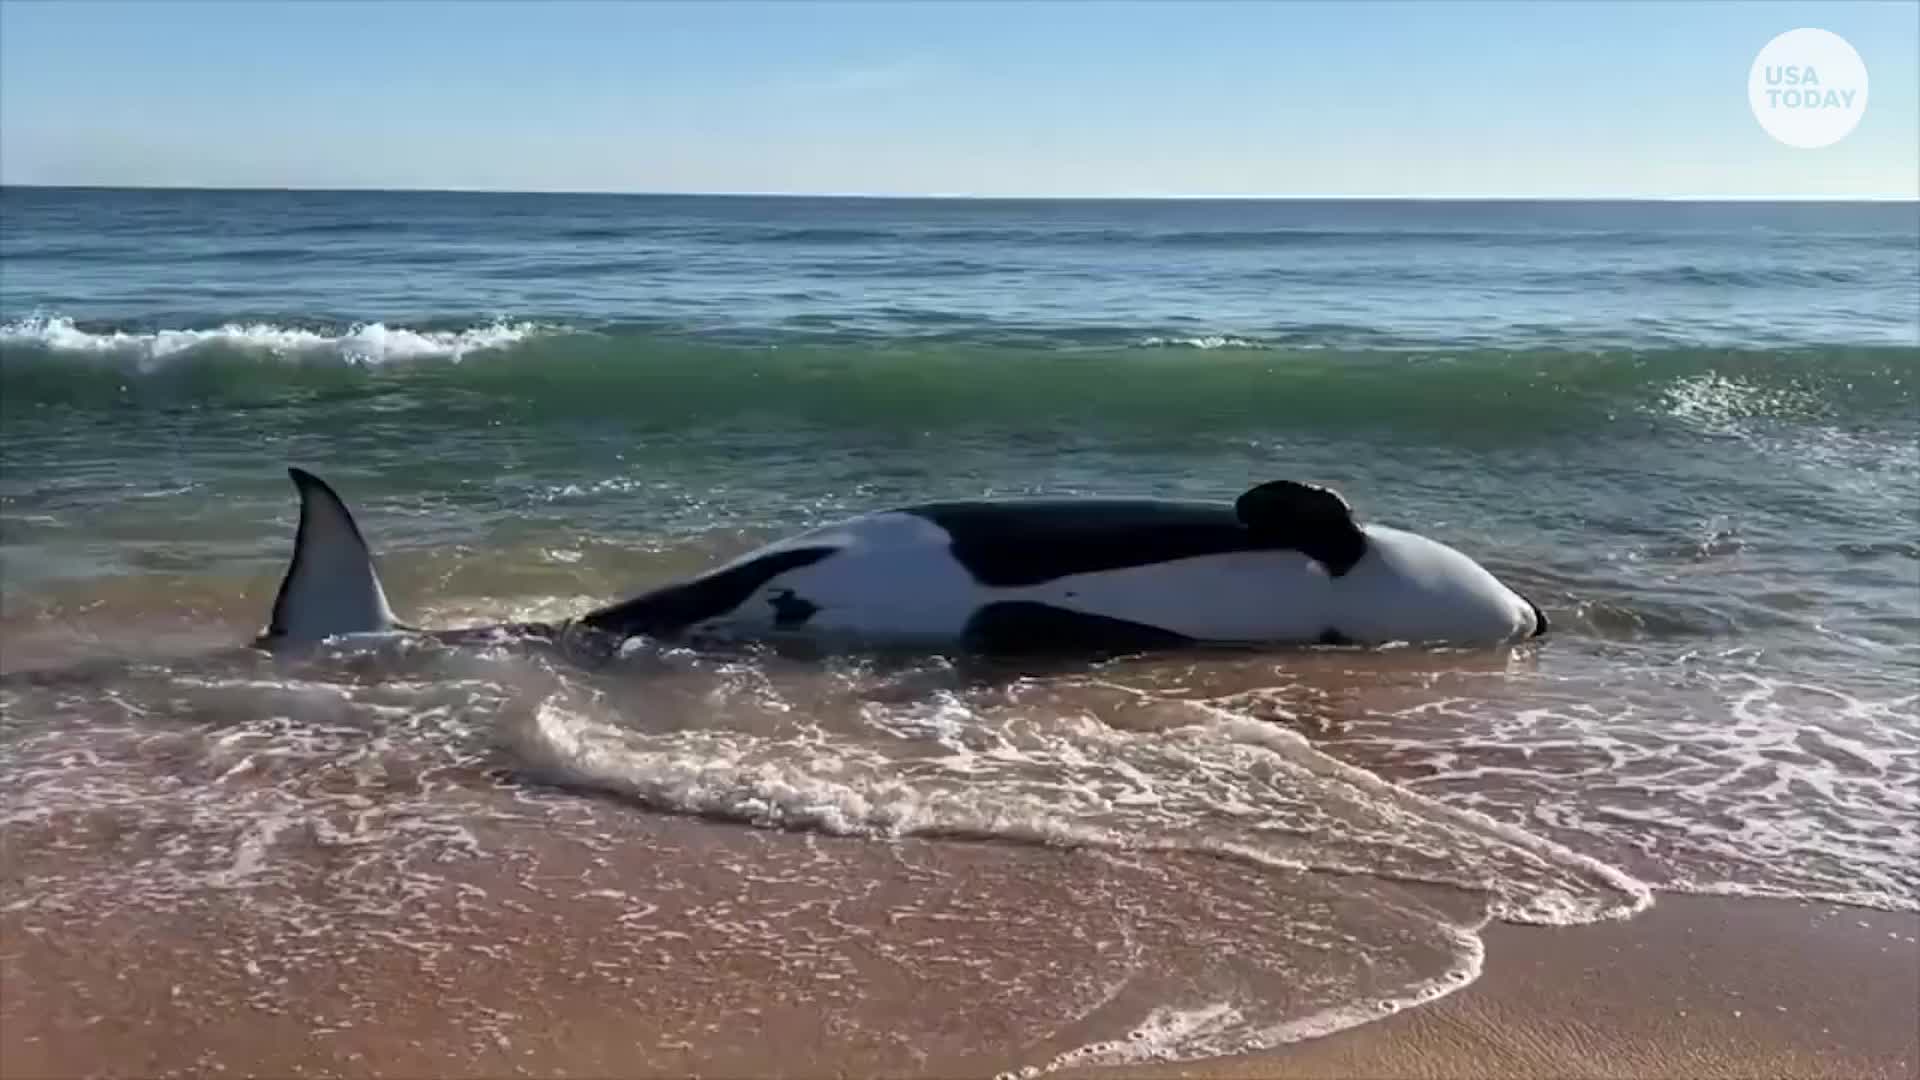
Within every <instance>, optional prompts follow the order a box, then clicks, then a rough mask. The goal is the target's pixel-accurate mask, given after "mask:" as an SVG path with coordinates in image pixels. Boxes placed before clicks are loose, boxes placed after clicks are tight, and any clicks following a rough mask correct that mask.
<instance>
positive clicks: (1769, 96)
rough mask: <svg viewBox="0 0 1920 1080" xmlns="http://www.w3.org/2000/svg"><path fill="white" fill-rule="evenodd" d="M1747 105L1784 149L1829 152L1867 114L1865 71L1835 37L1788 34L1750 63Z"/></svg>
mask: <svg viewBox="0 0 1920 1080" xmlns="http://www.w3.org/2000/svg"><path fill="white" fill-rule="evenodd" d="M1747 104H1749V105H1751V106H1753V116H1754V119H1756V120H1758V121H1760V126H1761V127H1763V128H1766V129H1767V134H1769V135H1771V136H1773V137H1774V138H1776V139H1778V140H1780V141H1781V142H1783V143H1786V144H1787V145H1788V146H1798V147H1803V148H1805V149H1808V150H1812V149H1814V148H1816V147H1821V146H1832V145H1833V144H1834V143H1837V142H1839V141H1840V140H1841V139H1844V138H1846V137H1847V136H1848V135H1849V134H1851V133H1852V132H1853V129H1854V128H1855V127H1857V126H1859V124H1860V117H1861V116H1862V115H1864V114H1865V113H1866V111H1867V65H1865V64H1863V63H1861V62H1860V54H1859V53H1857V52H1854V51H1853V46H1852V45H1849V44H1847V39H1846V38H1843V37H1841V36H1840V35H1839V34H1835V33H1830V32H1828V31H1826V30H1815V29H1813V28H1811V27H1801V28H1800V29H1798V30H1789V31H1787V32H1786V33H1784V34H1781V35H1780V36H1779V37H1777V38H1774V39H1773V40H1772V41H1769V42H1767V45H1766V48H1764V49H1761V50H1760V55H1759V56H1756V57H1754V58H1753V68H1752V70H1750V71H1748V72H1747Z"/></svg>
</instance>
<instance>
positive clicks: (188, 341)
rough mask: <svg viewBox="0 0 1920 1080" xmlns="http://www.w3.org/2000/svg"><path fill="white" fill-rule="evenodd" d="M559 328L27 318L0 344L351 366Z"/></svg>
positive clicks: (11, 325)
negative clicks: (82, 322) (114, 326)
mask: <svg viewBox="0 0 1920 1080" xmlns="http://www.w3.org/2000/svg"><path fill="white" fill-rule="evenodd" d="M556 329H557V328H554V327H549V326H545V325H542V324H540V323H534V322H506V321H504V320H500V321H495V322H491V323H486V324H484V325H479V326H470V327H467V328H465V329H462V330H414V329H409V328H407V327H403V326H388V325H386V324H385V323H379V322H371V323H358V324H355V325H353V326H351V327H349V328H348V329H346V330H345V331H343V332H338V333H328V332H323V331H318V330H308V329H302V328H299V327H287V326H276V325H274V324H272V323H225V324H222V325H220V326H217V327H213V328H211V329H182V330H153V331H138V332H128V331H124V330H109V331H102V332H95V331H90V330H83V329H81V328H79V327H78V326H76V325H75V324H74V321H73V320H72V319H70V318H65V317H61V316H49V315H30V316H28V317H26V318H23V319H16V320H14V321H12V322H8V323H0V345H37V346H40V347H41V348H44V349H49V350H52V351H54V352H66V353H86V354H93V355H124V356H131V357H134V358H136V359H138V360H142V361H148V362H153V361H162V360H166V359H167V358H169V357H173V356H177V355H180V354H182V353H187V352H191V351H193V350H196V349H202V348H213V347H221V348H228V349H234V350H238V351H243V352H256V353H264V354H267V355H270V356H293V355H299V354H305V353H320V354H332V355H335V356H338V357H339V358H340V359H342V360H345V361H347V362H348V363H354V364H381V363H386V362H388V361H390V360H419V359H448V360H454V361H458V360H460V359H461V358H462V357H465V356H467V355H469V354H471V353H476V352H481V351H484V350H487V349H504V348H507V347H509V346H512V345H516V344H518V343H519V342H521V341H524V340H526V339H527V338H528V337H530V336H532V335H534V334H537V333H541V332H542V331H549V332H551V331H554V330H556Z"/></svg>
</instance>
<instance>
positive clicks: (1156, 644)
mask: <svg viewBox="0 0 1920 1080" xmlns="http://www.w3.org/2000/svg"><path fill="white" fill-rule="evenodd" d="M962 641H963V642H964V644H965V645H966V647H967V648H968V649H969V650H971V651H973V652H979V653H989V654H994V655H1015V654H1026V655H1031V654H1035V653H1084V652H1103V653H1134V652H1151V651H1153V650H1155V649H1177V648H1182V647H1186V646H1191V645H1193V644H1194V641H1193V639H1192V638H1190V637H1188V636H1186V635H1185V634H1179V633H1175V632H1174V631H1172V630H1165V629H1162V628H1160V627H1158V626H1148V625H1147V624H1145V623H1137V622H1132V621H1129V620H1127V619H1115V618H1110V617H1108V616H1105V615H1090V614H1088V613H1086V612H1084V611H1073V610H1070V609H1068V608H1063V607H1055V606H1053V605H1052V604H1042V603H1037V602H1035V601H1032V600H1002V601H1000V602H998V603H993V604H988V605H986V606H984V607H982V608H980V609H979V610H977V611H975V612H974V613H973V617H972V618H970V619H968V620H967V626H966V630H965V631H964V632H963V636H962Z"/></svg>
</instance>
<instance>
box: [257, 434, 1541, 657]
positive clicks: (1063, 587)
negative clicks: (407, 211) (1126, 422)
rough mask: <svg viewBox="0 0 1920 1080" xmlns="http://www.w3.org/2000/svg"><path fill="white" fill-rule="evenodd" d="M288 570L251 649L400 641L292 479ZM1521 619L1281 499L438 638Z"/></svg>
mask: <svg viewBox="0 0 1920 1080" xmlns="http://www.w3.org/2000/svg"><path fill="white" fill-rule="evenodd" d="M288 472H289V474H290V475H291V476H292V477H293V481H294V484H295V485H296V487H297V488H298V489H299V493H300V525H299V530H298V533H297V535H296V538H295V542H294V553H293V560H292V562H291V564H290V565H289V567H288V569H287V574H286V577H285V579H284V580H283V581H282V582H281V585H280V592H279V595H278V597H277V598H276V600H275V602H274V608H273V618H272V622H271V624H270V625H269V627H268V629H267V632H266V633H265V635H263V637H262V638H261V639H260V644H262V645H265V646H268V647H273V646H278V645H283V644H298V643H303V642H313V641H318V640H321V639H325V638H329V637H335V636H341V635H349V634H367V633H382V632H393V631H408V630H413V629H414V628H411V627H407V626H404V625H403V624H402V623H400V622H399V620H398V619H396V618H395V616H394V614H393V610H392V608H391V607H390V606H389V604H388V602H387V596H386V591H385V590H384V589H383V588H382V587H381V584H380V578H379V574H378V573H377V571H376V570H375V567H374V562H373V556H372V553H371V552H370V551H369V549H368V547H367V544H366V540H365V538H364V537H363V536H362V534H361V532H360V529H359V526H358V525H356V524H355V523H354V520H353V514H352V512H351V511H349V510H348V508H347V506H346V503H345V502H343V501H342V500H341V499H340V497H339V496H338V495H337V494H335V493H334V491H333V489H332V488H331V487H329V486H328V485H327V484H326V483H325V482H324V481H322V480H321V479H320V478H318V477H316V476H314V475H313V474H312V473H308V472H305V471H303V470H301V469H290V470H288ZM1546 629H1547V620H1546V617H1545V616H1544V615H1543V614H1542V613H1541V612H1540V610H1539V609H1538V608H1537V607H1535V606H1534V605H1533V604H1532V603H1531V602H1530V601H1528V600H1526V599H1525V598H1523V597H1521V596H1520V595H1519V594H1517V593H1515V592H1514V591H1513V590H1511V589H1509V588H1507V587H1506V586H1505V585H1503V584H1501V583H1500V581H1499V580H1498V579H1496V578H1495V577H1494V576H1493V575H1492V574H1491V573H1489V572H1488V571H1487V570H1486V569H1484V568H1483V567H1481V566H1480V565H1479V564H1478V563H1476V562H1474V561H1473V560H1472V559H1470V558H1468V557H1467V556H1465V555H1463V554H1461V553H1460V552H1458V551H1455V550H1454V549H1453V548H1450V547H1448V546H1446V545H1445V544H1442V543H1439V542H1438V541H1435V540H1430V539H1428V538H1426V537H1423V536H1420V535H1417V534H1415V533H1410V532H1403V531H1401V530H1399V529H1392V528H1387V527H1385V526H1381V525H1361V524H1358V523H1356V522H1355V521H1354V519H1353V512H1352V509H1351V507H1349V506H1348V504H1347V502H1346V500H1345V499H1343V498H1341V497H1340V496H1339V495H1338V494H1336V493H1335V492H1333V491H1331V490H1329V489H1327V488H1324V487H1318V486H1315V485H1312V484H1304V483H1298V482H1295V481H1291V480H1279V481H1274V482H1272V483H1267V484H1262V485H1260V486H1259V487H1256V488H1253V489H1252V490H1250V491H1248V492H1246V493H1245V494H1244V495H1241V496H1240V498H1239V499H1238V500H1237V501H1235V502H1233V503H1212V502H1184V501H1172V500H1163V499H1107V498H1084V499H1078V498H1076V499H1005V500H979V501H968V502H945V503H931V504H927V505H923V506H914V507H907V508H904V509H898V510H888V511H884V512H880V513H874V514H869V515H866V516H864V517H857V518H853V519H851V520H848V521H843V522H840V523H837V524H833V525H829V526H826V527H824V528H819V529H815V530H813V531H810V532H806V533H802V534H800V535H798V536H794V537H791V538H789V539H786V540H782V541H779V542H777V543H774V544H770V545H768V546H766V547H763V548H761V549H759V550H757V551H754V552H751V553H749V554H747V555H745V556H742V557H741V558H738V559H735V560H734V561H732V562H730V563H727V564H726V565H724V566H721V567H718V568H717V569H714V570H712V571H710V572H708V573H705V574H702V575H700V576H698V577H695V578H692V579H690V580H686V581H682V582H677V583H674V584H670V585H665V586H662V587H660V588H656V589H652V590H650V591H648V592H645V593H642V594H640V595H639V596H636V597H634V598H633V599H631V600H627V601H624V602H622V603H618V604H614V605H611V606H609V607H604V608H601V609H599V610H597V611H593V612H590V613H588V614H586V615H584V616H581V617H580V618H578V619H576V620H572V621H571V622H568V623H561V624H535V623H528V624H516V625H511V626H501V627H480V628H472V629H467V630H457V631H436V632H435V633H436V635H437V636H443V637H459V636H464V635H473V634H498V633H501V632H506V633H523V634H530V635H537V636H542V637H559V636H562V635H574V636H578V635H587V636H591V637H595V638H599V639H603V640H602V644H604V645H608V646H612V647H617V646H618V644H619V643H620V642H623V641H625V640H627V639H629V638H633V637H642V636H644V637H647V638H652V639H660V640H667V641H684V642H692V643H702V642H723V641H725V642H752V641H764V642H775V643H778V642H781V641H796V640H804V641H807V642H811V643H818V644H821V645H825V646H829V647H846V648H855V649H857V648H880V649H898V648H908V649H925V650H959V651H966V652H982V653H1047V652H1051V653H1114V652H1136V651H1146V650H1155V649H1169V648H1180V647H1190V646H1202V645H1208V646H1211V645H1238V646H1258V645H1287V644H1340V645H1345V644H1360V645H1373V644H1383V643H1387V642H1415V643H1436V644H1438V643H1448V644H1495V643H1499V642H1504V641H1510V640H1514V639H1517V638H1524V637H1530V636H1536V635H1539V634H1542V633H1545V632H1546Z"/></svg>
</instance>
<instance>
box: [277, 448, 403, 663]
mask: <svg viewBox="0 0 1920 1080" xmlns="http://www.w3.org/2000/svg"><path fill="white" fill-rule="evenodd" d="M287 475H288V476H291V477H292V478H293V485H294V487H296V488H298V489H299V490H300V529H299V532H297V533H296V534H295V535H294V540H293V562H292V563H290V564H289V565H288V566H287V576H286V577H285V578H284V579H283V580H282V581H281V582H280V595H279V596H278V597H276V598H275V599H274V601H273V622H272V623H271V624H270V625H269V626H268V627H267V636H268V637H269V638H270V639H274V640H281V641H318V640H320V639H321V638H327V637H333V636H334V635H336V634H364V633H373V632H378V631H382V630H392V629H394V628H395V627H396V625H397V623H396V620H395V619H394V617H393V609H392V608H390V607H388V606H387V593H386V590H385V589H382V588H381V587H380V575H379V574H378V573H377V572H376V571H375V570H374V568H373V553H372V552H371V551H368V550H367V541H366V539H365V538H364V537H362V536H361V535H360V526H358V525H356V524H354V521H353V513H352V512H351V511H349V510H348V509H347V504H346V503H344V502H342V501H341V500H340V496H338V495H336V494H334V491H333V489H332V488H331V487H328V486H327V482H326V481H325V480H322V479H320V478H319V477H317V476H315V475H313V474H312V473H310V472H307V471H306V470H305V469H288V470H287Z"/></svg>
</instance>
